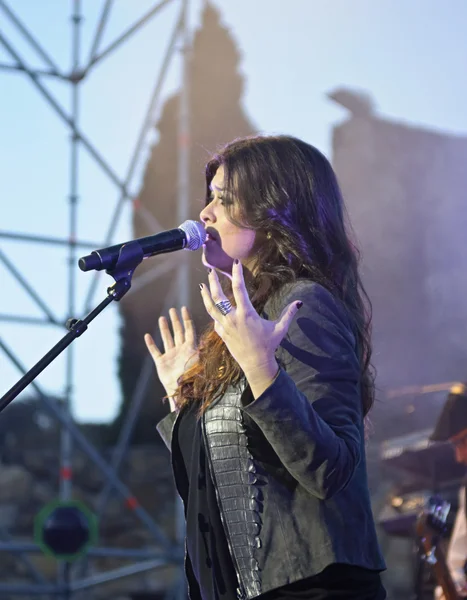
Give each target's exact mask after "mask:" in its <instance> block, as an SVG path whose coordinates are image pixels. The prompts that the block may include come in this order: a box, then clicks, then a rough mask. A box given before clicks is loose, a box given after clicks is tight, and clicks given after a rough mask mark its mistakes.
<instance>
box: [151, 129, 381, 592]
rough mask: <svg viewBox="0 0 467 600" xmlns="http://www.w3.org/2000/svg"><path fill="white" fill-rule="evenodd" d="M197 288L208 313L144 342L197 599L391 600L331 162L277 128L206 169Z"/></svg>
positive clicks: (363, 355)
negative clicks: (371, 485)
mask: <svg viewBox="0 0 467 600" xmlns="http://www.w3.org/2000/svg"><path fill="white" fill-rule="evenodd" d="M200 220H201V221H202V223H203V225H204V227H205V229H206V232H207V239H206V243H205V245H204V249H203V264H204V265H205V266H206V267H207V268H208V269H209V275H208V283H207V284H206V283H200V293H201V295H202V298H203V301H204V305H205V307H206V311H207V313H208V314H209V316H210V317H211V323H210V326H209V327H208V329H207V331H206V332H204V334H203V335H202V336H201V339H200V341H199V343H198V342H197V340H196V335H195V331H194V327H193V322H192V319H191V316H190V313H189V311H188V309H187V308H186V307H182V309H181V312H180V313H179V311H177V310H176V309H175V308H173V309H171V310H170V311H169V314H170V323H169V320H168V319H166V318H165V317H161V318H160V321H159V327H160V332H161V338H162V343H163V346H164V347H163V349H162V348H158V347H157V346H156V344H155V343H154V340H153V339H152V337H151V336H149V335H146V336H145V341H146V344H147V347H148V349H149V351H150V352H151V355H152V357H153V359H154V362H155V365H156V369H157V373H158V376H159V378H160V380H161V382H162V383H163V385H164V387H165V390H166V392H167V397H168V398H169V401H170V407H171V413H170V414H169V415H168V416H167V417H165V418H164V419H163V421H162V422H161V423H160V424H159V425H158V430H159V432H160V434H161V436H162V437H163V439H164V440H165V443H166V444H167V446H168V447H169V448H170V449H171V451H172V466H173V470H174V477H175V482H176V485H177V489H178V492H179V494H180V496H181V498H182V500H183V503H184V507H185V516H186V563H185V567H186V576H187V580H188V584H189V592H190V597H191V599H192V600H200V599H203V600H217V599H223V600H234V599H235V600H237V599H248V600H252V599H253V598H261V599H264V600H286V599H290V598H301V599H309V600H312V599H315V600H318V599H324V598H326V599H328V600H332V599H337V598H339V599H341V600H342V599H344V598H345V599H351V598H352V599H354V600H357V599H358V600H382V599H383V598H385V597H386V593H385V590H384V588H383V586H382V584H381V580H380V572H381V571H382V570H384V569H385V563H384V560H383V557H382V555H381V552H380V548H379V545H378V541H377V537H376V533H375V526H374V521H373V515H372V512H371V507H370V497H369V491H368V484H367V472H366V461H365V434H364V419H365V417H366V415H367V414H368V412H369V410H370V408H371V406H372V403H373V394H374V388H373V377H372V371H371V369H370V358H371V340H370V317H369V308H368V305H367V302H366V300H367V298H366V294H365V292H364V289H363V287H362V283H361V279H360V275H359V272H358V264H357V263H358V261H357V252H356V249H355V247H354V245H353V244H352V243H351V241H350V239H349V236H348V232H347V228H346V218H345V209H344V204H343V200H342V196H341V192H340V190H339V186H338V183H337V180H336V177H335V174H334V172H333V169H332V167H331V165H330V164H329V162H328V160H327V159H326V158H325V157H324V156H323V154H321V152H319V151H318V150H317V149H316V148H314V147H313V146H311V145H309V144H307V143H305V142H303V141H301V140H299V139H297V138H293V137H288V136H255V137H250V138H244V139H237V140H234V141H233V142H231V143H230V144H227V146H225V147H224V148H223V149H221V150H220V152H219V153H217V154H216V155H215V156H213V158H212V159H211V160H210V161H209V162H208V164H207V166H206V199H205V206H204V208H203V209H202V210H201V213H200Z"/></svg>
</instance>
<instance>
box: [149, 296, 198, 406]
mask: <svg viewBox="0 0 467 600" xmlns="http://www.w3.org/2000/svg"><path fill="white" fill-rule="evenodd" d="M169 315H170V320H171V322H172V329H173V336H172V333H171V331H170V327H169V323H168V321H167V319H166V318H165V317H159V329H160V332H161V338H162V343H163V344H164V352H161V351H160V350H159V348H158V347H157V345H156V343H155V342H154V339H153V337H152V336H151V335H150V334H149V333H146V334H145V336H144V341H145V343H146V346H147V348H148V350H149V352H150V353H151V356H152V358H153V360H154V364H155V365H156V370H157V375H158V377H159V379H160V382H161V383H162V385H163V386H164V388H165V391H166V394H167V396H168V397H169V402H170V408H171V410H175V402H174V400H173V398H172V396H174V395H175V392H176V390H177V388H178V380H179V378H180V377H181V376H182V375H183V373H185V371H186V370H187V368H188V366H191V364H193V362H194V361H195V360H196V359H197V357H198V351H197V348H196V334H195V327H194V324H193V321H192V319H191V315H190V313H189V311H188V309H187V308H186V307H185V306H183V307H182V310H181V316H182V321H183V324H182V321H180V317H179V316H178V312H177V311H176V309H175V308H171V309H170V310H169ZM188 363H190V365H188Z"/></svg>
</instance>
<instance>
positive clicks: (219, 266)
mask: <svg viewBox="0 0 467 600" xmlns="http://www.w3.org/2000/svg"><path fill="white" fill-rule="evenodd" d="M222 254H223V256H219V254H218V253H217V252H212V251H211V250H209V249H207V248H206V247H204V248H203V256H202V258H201V262H202V263H203V265H204V266H205V267H210V268H211V269H216V270H218V271H222V272H223V273H228V274H230V273H232V265H233V259H232V258H230V256H227V255H226V254H225V253H222ZM216 255H217V256H216Z"/></svg>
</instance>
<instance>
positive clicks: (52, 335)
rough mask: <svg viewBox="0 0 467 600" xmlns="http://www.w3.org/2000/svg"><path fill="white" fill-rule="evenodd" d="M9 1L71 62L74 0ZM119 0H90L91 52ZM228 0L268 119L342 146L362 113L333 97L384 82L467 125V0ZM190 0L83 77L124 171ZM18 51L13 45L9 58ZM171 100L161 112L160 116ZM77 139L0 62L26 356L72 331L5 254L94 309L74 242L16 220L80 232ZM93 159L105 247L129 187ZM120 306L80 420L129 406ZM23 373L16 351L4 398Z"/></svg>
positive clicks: (89, 177) (83, 103)
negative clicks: (72, 208) (121, 362)
mask: <svg viewBox="0 0 467 600" xmlns="http://www.w3.org/2000/svg"><path fill="white" fill-rule="evenodd" d="M7 4H8V6H10V8H14V11H15V14H16V15H17V16H18V17H19V18H20V19H21V21H22V22H23V24H24V25H25V26H26V27H27V28H28V30H29V31H30V32H31V33H32V34H33V35H34V37H35V38H36V39H37V40H38V41H39V42H40V44H41V45H42V47H43V48H44V49H45V50H46V51H47V53H48V54H49V55H50V56H51V57H53V59H54V61H55V62H56V63H57V64H58V65H59V67H60V68H61V69H62V70H63V71H65V72H69V70H70V66H71V20H70V15H71V11H72V2H71V0H68V2H63V0H42V1H41V2H37V0H15V1H14V2H12V0H10V1H9V2H8V3H7ZM103 4H104V2H103V1H102V0H84V1H83V2H82V14H83V17H84V18H83V21H82V25H81V34H82V41H81V48H80V56H81V64H85V63H86V61H87V59H88V57H89V53H90V47H91V43H92V39H93V35H94V32H95V28H96V23H97V20H98V17H99V15H100V11H101V9H102V6H103ZM155 4H156V2H154V0H152V1H149V0H134V1H132V2H129V1H128V0H116V2H114V7H113V9H112V12H111V17H110V19H109V22H108V26H107V28H106V30H105V32H104V35H103V38H102V42H101V45H100V48H101V49H102V48H105V47H106V46H107V45H108V44H109V43H111V41H112V40H114V39H115V38H116V37H118V35H119V34H120V33H121V32H122V31H124V30H125V29H126V28H127V27H128V26H129V25H131V24H132V23H133V22H135V21H136V20H137V19H139V18H140V17H141V16H142V15H143V14H145V12H146V11H147V10H149V8H150V7H152V6H155ZM213 4H214V5H215V6H217V7H218V8H219V10H220V11H221V15H222V21H223V24H224V25H226V26H227V27H228V28H229V29H230V31H231V34H232V36H233V38H234V40H235V41H236V43H237V44H238V47H239V49H240V51H241V55H242V58H241V64H240V68H241V72H242V74H243V75H244V77H245V93H244V98H243V103H244V107H245V110H246V112H247V114H248V115H249V117H250V118H251V119H252V121H253V123H255V124H256V126H257V129H258V131H262V132H266V133H289V134H292V135H296V136H299V137H301V138H303V139H304V140H306V141H308V142H310V143H312V144H314V145H316V146H317V147H318V148H320V149H321V150H322V151H323V152H324V153H325V154H327V155H328V156H329V157H331V139H332V129H333V127H334V126H335V125H337V124H338V123H339V122H341V121H342V120H343V119H345V118H346V111H345V109H343V108H342V107H340V106H338V105H336V104H335V103H333V102H332V101H330V100H329V98H328V97H327V93H329V92H330V91H332V90H334V89H336V88H338V87H348V88H352V89H356V90H361V91H365V92H366V93H369V94H370V95H371V97H372V98H373V99H374V102H375V105H376V107H377V112H378V114H379V115H380V116H381V117H384V118H387V119H391V120H395V121H397V122H404V123H406V124H409V125H413V126H419V127H424V128H427V129H430V130H434V131H443V132H449V133H452V134H458V135H462V136H466V135H467V77H466V73H467V36H466V35H465V32H466V31H467V2H465V0H449V2H446V0H378V1H377V2H375V1H374V0H288V2H286V3H285V2H283V0H235V1H233V0H213ZM179 6H180V2H179V0H172V2H171V3H170V4H168V5H167V6H165V7H163V8H162V9H161V11H160V13H159V14H158V15H157V16H155V17H154V18H153V19H152V20H151V21H150V23H148V24H147V25H146V26H145V27H144V28H143V29H141V30H140V31H139V33H137V34H136V35H134V36H133V37H132V38H131V39H130V40H128V41H127V42H125V43H124V44H123V45H122V46H121V47H120V48H119V49H118V50H116V51H115V52H113V53H111V54H110V55H109V56H108V57H106V58H105V59H103V60H102V62H100V63H98V64H97V65H96V66H95V68H94V69H93V70H91V72H90V74H89V76H88V77H87V78H86V79H85V81H84V82H83V83H82V84H81V86H80V88H81V90H80V94H81V97H80V110H79V127H80V129H81V130H82V132H83V133H84V134H85V136H86V137H87V138H88V139H89V140H90V141H91V143H92V144H93V146H94V147H95V148H96V149H97V150H98V151H99V153H100V154H101V155H102V156H103V157H104V158H105V160H106V162H107V163H108V165H109V166H110V167H111V168H112V170H113V171H114V172H115V173H116V174H117V175H118V177H119V178H120V179H123V178H124V176H125V174H126V170H127V168H128V163H129V160H130V157H131V155H132V152H133V149H134V146H135V143H136V139H137V135H138V132H139V128H140V125H141V122H142V119H143V116H144V114H145V111H146V107H147V105H148V102H149V98H150V94H151V90H152V88H153V86H154V82H155V80H156V77H157V75H158V73H159V70H160V66H161V61H162V57H163V55H164V52H165V48H166V47H167V44H168V40H169V37H170V35H171V32H172V31H173V27H174V24H175V20H176V16H177V12H178V10H179ZM202 6H203V0H190V17H189V24H190V30H191V31H192V32H193V31H194V30H195V29H196V27H197V26H198V24H199V20H200V14H201V10H202ZM0 31H1V32H2V35H4V36H5V38H6V39H8V41H9V43H10V44H11V46H12V47H13V49H14V51H15V52H16V53H18V54H19V55H20V56H21V58H22V59H23V60H24V61H25V62H26V64H27V65H28V66H30V67H35V68H45V67H46V65H45V64H44V63H43V62H42V61H41V59H40V57H39V56H38V55H37V54H36V53H35V52H34V51H33V50H32V49H31V47H30V46H29V45H28V44H27V42H26V40H25V38H24V37H23V36H21V35H20V34H19V33H18V30H17V29H16V28H15V26H14V25H13V24H12V23H11V21H10V20H9V18H8V17H7V15H6V14H5V13H4V12H3V11H2V10H1V9H0ZM13 63H14V59H12V57H11V55H10V54H9V53H8V52H7V51H6V50H5V48H4V46H3V45H2V44H1V43H0V64H13ZM180 67H181V61H180V57H179V54H178V53H177V54H176V55H175V57H174V59H173V61H172V62H171V64H170V67H169V71H168V75H167V78H166V81H165V84H164V87H163V93H162V95H161V103H162V102H163V101H164V99H165V98H167V97H168V96H169V95H170V94H171V93H173V92H174V91H175V90H177V89H178V87H179V85H180V82H181V69H180ZM41 81H42V82H43V83H44V85H45V86H46V87H47V89H48V90H49V92H50V93H51V94H53V96H54V97H55V98H56V99H57V101H58V102H59V103H60V104H61V106H62V107H63V108H64V109H65V111H66V112H68V113H69V111H70V107H71V92H70V86H69V84H67V83H65V82H62V81H56V80H51V79H50V78H43V79H41ZM211 85H215V82H211ZM206 94H209V88H207V89H206ZM161 103H159V105H158V106H157V107H156V108H155V110H154V114H153V118H154V120H156V119H157V116H158V114H159V111H160V108H161ZM156 139H157V132H155V131H152V132H151V133H150V134H149V135H148V136H147V137H146V139H145V142H144V145H143V151H142V153H141V155H140V158H139V161H138V163H137V168H136V170H135V174H134V177H133V179H132V180H131V182H130V186H129V188H130V192H131V193H132V194H135V195H137V193H138V190H139V187H140V183H141V175H142V172H143V168H144V164H145V161H146V159H147V157H148V151H149V148H150V145H151V144H152V143H154V141H156ZM69 141H70V131H69V128H68V126H67V125H66V124H64V123H63V121H61V120H60V118H59V117H58V116H57V114H56V113H55V112H54V111H53V109H52V108H51V107H50V105H49V104H48V103H47V102H46V100H45V99H44V98H43V97H42V96H41V95H40V93H39V92H38V91H37V89H36V88H35V87H34V86H33V84H32V83H31V81H30V80H29V79H27V77H26V75H25V74H24V73H21V72H13V71H9V70H5V69H0V252H1V254H0V339H1V340H2V341H3V343H4V344H6V345H7V346H8V347H9V348H10V349H11V351H12V352H13V353H14V354H15V355H16V357H17V358H18V360H19V361H20V362H21V363H22V364H23V365H24V367H25V368H26V369H29V368H30V367H31V366H32V365H33V364H34V363H35V362H37V361H38V360H39V359H40V358H41V357H42V356H43V355H44V354H45V353H46V352H47V351H48V350H49V349H50V348H51V347H52V346H53V345H54V344H55V343H56V342H57V341H58V340H59V339H60V338H61V337H62V336H63V335H64V333H65V330H64V329H63V328H60V327H57V326H50V325H36V324H31V323H28V324H25V323H21V322H19V321H15V320H11V316H12V315H14V316H15V317H20V316H24V317H38V318H41V317H43V312H42V310H41V309H40V308H39V307H38V306H37V305H36V304H35V302H34V301H33V300H32V299H31V298H30V297H29V296H28V294H27V293H26V292H25V291H24V290H23V289H22V287H21V286H20V285H19V283H18V282H17V280H16V279H15V277H14V276H13V275H12V274H11V272H10V271H9V270H8V269H7V268H6V267H5V263H4V261H3V260H1V258H2V257H6V258H7V260H8V261H9V262H10V263H11V264H13V265H14V268H15V269H16V270H17V271H18V272H20V273H21V275H22V277H24V278H25V279H26V280H27V281H28V283H29V284H30V285H31V286H32V287H33V288H34V290H35V292H36V294H37V295H38V296H39V297H40V298H41V299H42V300H43V302H44V304H45V305H46V306H47V307H48V310H49V311H51V312H52V314H53V315H55V316H56V318H57V320H59V321H64V320H65V319H66V318H67V317H68V316H75V317H82V316H83V314H84V313H83V311H84V305H85V298H86V296H87V294H88V290H89V284H90V281H91V278H92V276H91V275H90V274H89V273H82V272H81V271H79V269H78V266H77V264H76V265H75V266H74V269H75V273H74V276H75V280H76V286H77V291H76V298H75V302H74V305H72V306H71V309H72V311H71V314H69V306H70V305H69V302H68V298H67V293H68V258H67V249H66V248H65V247H59V246H51V245H43V244H37V243H31V242H24V241H23V242H19V241H16V240H11V239H8V238H6V237H5V236H3V235H2V233H5V232H14V233H23V234H30V235H41V236H50V237H54V238H61V239H66V238H67V236H68V232H69V201H68V196H69V189H70V143H69ZM78 171H79V175H78V192H79V203H78V219H77V228H78V239H79V240H82V241H89V242H90V243H92V244H95V246H94V247H95V248H99V247H102V245H103V240H104V239H105V235H106V231H107V228H108V226H109V223H110V217H111V215H112V213H113V210H114V207H115V204H116V202H117V200H118V191H117V189H116V187H115V185H114V184H113V183H112V182H111V181H110V180H109V178H108V176H107V175H105V173H103V171H102V170H101V169H100V167H99V166H97V165H96V163H95V161H94V160H93V159H91V158H90V156H89V154H88V153H87V152H86V151H85V150H83V149H81V150H80V152H79V170H78ZM161 201H164V200H163V199H161ZM130 208H131V207H130V204H129V203H126V204H125V206H124V209H123V211H122V214H121V218H120V220H119V222H118V226H117V227H116V229H115V231H114V234H113V237H112V242H113V243H116V242H123V241H126V240H128V239H130V238H131V222H130V221H131V212H130ZM87 252H88V249H86V250H85V251H84V252H81V253H78V256H79V255H81V254H85V253H87ZM152 260H156V259H152ZM112 281H113V280H111V279H110V278H109V277H108V276H107V275H103V276H102V277H100V279H99V284H98V286H97V291H96V294H95V295H94V297H93V302H92V306H94V305H96V304H97V303H98V302H100V301H101V300H102V299H103V298H104V297H105V295H106V289H107V286H108V285H109V284H111V283H112ZM130 293H131V292H130ZM117 308H118V307H117V306H114V305H111V306H109V307H108V308H107V309H106V310H105V311H104V313H102V314H101V315H100V316H99V317H98V318H97V319H96V320H95V321H93V323H92V324H91V325H90V327H89V330H88V331H87V332H86V333H85V334H84V335H83V336H81V337H80V338H79V339H78V340H76V341H75V342H74V344H73V349H72V353H73V388H72V394H71V397H72V407H71V408H72V413H73V415H74V416H75V417H76V419H78V420H80V421H96V422H99V421H108V420H110V419H112V418H113V417H114V416H115V414H116V412H117V410H118V407H119V404H120V400H121V395H120V388H119V381H118V377H117V357H118V353H119V336H118V332H119V327H120V319H119V315H118V310H117ZM96 364H97V365H98V367H97V368H96ZM65 365H66V359H65V355H62V356H61V357H59V358H58V359H57V360H56V361H55V362H54V363H53V364H52V365H50V366H49V367H48V368H47V369H46V371H45V372H43V373H42V374H41V375H40V376H39V377H38V378H37V380H36V381H37V383H38V385H40V386H41V389H42V390H43V391H45V392H46V393H49V394H53V395H59V396H60V395H63V393H64V390H65V385H66V376H65V374H66V367H65ZM21 375H22V373H20V372H18V370H17V369H16V367H15V366H14V365H13V364H12V363H11V362H10V360H9V359H8V358H7V356H6V355H5V354H3V353H2V351H1V349H0V396H1V395H3V394H4V393H5V392H6V391H7V390H8V389H9V388H10V387H11V386H12V385H14V383H15V382H16V381H17V380H18V379H19V377H20V376H21Z"/></svg>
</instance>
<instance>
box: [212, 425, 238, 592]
mask: <svg viewBox="0 0 467 600" xmlns="http://www.w3.org/2000/svg"><path fill="white" fill-rule="evenodd" d="M205 419H206V415H205V414H203V416H202V432H203V438H204V446H205V449H206V453H207V456H208V468H209V473H210V475H211V479H212V481H213V483H214V490H215V493H216V500H217V506H218V507H219V514H220V517H221V521H222V526H223V528H224V533H225V537H226V538H227V545H228V547H229V552H230V556H231V558H232V562H233V565H234V569H235V574H236V576H237V582H238V589H239V591H240V594H241V595H240V596H238V594H237V596H238V597H239V598H240V599H242V600H243V599H245V598H246V597H247V596H246V593H245V589H244V587H243V584H242V580H241V577H240V570H239V568H238V564H237V559H236V557H235V554H234V551H233V548H232V541H231V539H230V534H229V530H228V529H227V525H226V522H225V517H224V513H223V511H222V504H221V502H220V498H219V491H218V489H217V481H216V476H215V473H214V469H213V467H212V461H211V448H210V447H209V443H208V436H207V433H206V420H205Z"/></svg>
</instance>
